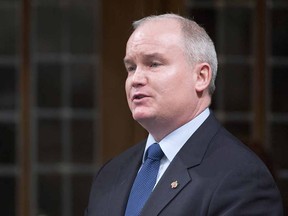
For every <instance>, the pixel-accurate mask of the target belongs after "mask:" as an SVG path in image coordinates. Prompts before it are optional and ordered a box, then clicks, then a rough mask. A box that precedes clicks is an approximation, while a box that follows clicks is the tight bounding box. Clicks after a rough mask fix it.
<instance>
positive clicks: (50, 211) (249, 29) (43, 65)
mask: <svg viewBox="0 0 288 216" xmlns="http://www.w3.org/2000/svg"><path fill="white" fill-rule="evenodd" d="M165 12H174V13H178V14H181V15H184V16H187V17H191V18H192V19H194V20H195V21H197V22H198V23H199V24H201V25H202V26H203V27H204V28H205V29H206V30H207V32H208V33H209V35H210V36H211V38H212V39H213V41H214V42H215V46H216V50H217V53H218V58H219V72H218V73H219V74H218V78H217V83H216V85H217V89H216V93H215V95H214V100H213V104H212V109H213V110H214V112H215V114H216V115H217V117H218V118H219V120H221V122H222V123H223V124H224V125H225V126H226V127H227V128H228V130H230V131H231V132H232V133H234V134H235V135H236V136H237V137H238V138H240V139H241V140H242V141H243V142H245V143H246V144H247V145H248V146H250V147H251V148H252V149H253V150H254V151H255V152H256V153H257V154H258V155H259V156H260V157H261V158H262V159H263V160H264V162H265V163H266V164H267V166H268V167H269V168H270V170H271V172H272V173H273V175H274V177H275V179H276V180H277V183H278V185H279V188H280V190H281V193H282V196H283V200H284V204H285V208H286V209H287V207H288V101H287V99H288V97H287V96H288V93H287V83H288V2H287V1H286V0H186V1H185V0H174V1H173V0H118V1H112V0H105V1H100V0H84V1H83V0H0V77H1V78H0V193H1V195H0V212H1V215H5V216H80V215H83V213H84V209H85V207H86V205H87V201H88V196H89V190H90V186H91V182H92V179H93V175H94V174H95V172H96V171H97V169H98V168H99V167H100V166H101V164H103V163H104V162H105V161H106V160H108V159H109V158H111V157H113V156H114V155H116V154H118V153H120V152H121V151H123V150H124V149H126V148H128V147H129V146H131V145H133V144H134V143H136V142H138V141H140V140H141V139H143V138H144V137H145V136H146V132H145V131H144V130H143V129H142V128H141V127H140V126H139V125H138V124H137V123H135V122H134V121H133V120H132V118H131V115H130V112H129V110H128V106H127V104H126V98H125V93H124V81H125V78H126V72H125V69H124V66H123V60H122V59H123V57H124V54H125V45H126V41H127V39H128V37H129V34H130V33H131V31H132V29H131V22H132V21H133V20H136V19H139V18H141V17H143V16H146V15H151V14H160V13H165Z"/></svg>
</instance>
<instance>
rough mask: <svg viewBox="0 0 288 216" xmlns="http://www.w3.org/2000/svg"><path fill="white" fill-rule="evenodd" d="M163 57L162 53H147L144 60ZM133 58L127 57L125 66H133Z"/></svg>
mask: <svg viewBox="0 0 288 216" xmlns="http://www.w3.org/2000/svg"><path fill="white" fill-rule="evenodd" d="M161 56H162V53H159V52H153V53H147V54H143V58H146V59H151V58H155V57H158V58H160V57H161ZM161 58H162V57H161ZM132 59H133V58H130V57H127V56H126V57H125V58H124V59H123V61H124V64H132V63H133V61H132Z"/></svg>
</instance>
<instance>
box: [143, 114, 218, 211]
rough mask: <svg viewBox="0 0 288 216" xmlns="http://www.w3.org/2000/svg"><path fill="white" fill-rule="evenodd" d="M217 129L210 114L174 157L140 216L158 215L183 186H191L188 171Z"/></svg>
mask: <svg viewBox="0 0 288 216" xmlns="http://www.w3.org/2000/svg"><path fill="white" fill-rule="evenodd" d="M219 128H220V124H219V123H218V121H217V120H216V119H215V118H214V116H213V114H210V116H209V117H208V118H207V119H206V121H205V122H204V123H203V124H202V125H201V126H200V127H199V128H198V130H197V131H196V132H195V133H194V134H193V135H192V136H191V137H190V138H189V140H188V141H187V142H186V143H185V145H184V146H183V147H182V149H180V151H179V152H178V154H177V155H176V156H175V158H174V159H173V161H172V162H171V164H170V165H169V167H168V168H167V170H166V171H165V173H164V175H163V176H162V178H161V179H160V181H159V182H158V184H157V186H156V187H155V189H154V191H153V192H152V194H151V196H150V198H149V200H148V201H147V203H146V204H145V206H144V208H143V211H142V213H141V215H143V216H150V215H158V214H159V213H160V212H161V210H162V209H163V208H165V206H166V205H167V204H168V203H169V202H170V201H171V200H172V199H173V198H174V197H175V196H177V194H178V193H180V192H181V191H182V190H185V186H187V185H188V184H190V183H192V184H193V179H191V177H190V175H189V169H191V168H193V167H195V166H198V165H199V164H200V163H201V161H202V160H203V157H204V155H205V152H206V151H207V148H208V146H209V143H210V142H211V140H212V139H213V137H214V135H215V134H216V132H217V131H218V130H219ZM176 181H177V184H176V183H175V182H176ZM172 183H174V188H173V187H172V185H171V184H172ZM175 184H176V187H175Z"/></svg>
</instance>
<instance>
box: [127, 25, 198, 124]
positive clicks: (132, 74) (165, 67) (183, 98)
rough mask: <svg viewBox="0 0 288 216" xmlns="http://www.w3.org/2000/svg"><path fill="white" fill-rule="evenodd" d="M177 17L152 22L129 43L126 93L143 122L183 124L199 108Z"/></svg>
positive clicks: (135, 115)
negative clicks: (196, 107)
mask: <svg viewBox="0 0 288 216" xmlns="http://www.w3.org/2000/svg"><path fill="white" fill-rule="evenodd" d="M180 32H181V30H180V27H179V25H178V24H177V23H176V22H175V21H174V20H161V21H157V22H153V23H152V22H150V23H149V22H148V23H144V24H143V25H142V26H140V27H139V28H138V29H136V31H135V32H134V33H133V34H132V35H131V37H130V38H129V40H128V42H127V47H126V56H125V58H124V63H125V67H126V70H127V73H128V76H127V80H126V86H125V88H126V95H127V100H128V104H129V107H130V110H131V112H132V115H133V118H134V119H135V120H136V121H138V122H139V123H140V124H142V125H143V126H144V128H145V125H146V124H151V122H152V123H154V122H155V123H161V122H162V123H163V124H165V123H169V124H170V123H171V122H173V124H176V125H177V124H182V123H185V122H187V121H188V120H190V119H192V117H193V116H192V115H193V112H194V110H195V106H196V102H195V99H196V98H197V97H196V92H195V88H194V87H195V81H196V79H197V76H196V73H195V72H194V71H193V70H194V69H193V67H192V66H191V64H190V63H189V62H188V61H187V57H186V56H185V53H184V51H183V41H182V38H181V33H180Z"/></svg>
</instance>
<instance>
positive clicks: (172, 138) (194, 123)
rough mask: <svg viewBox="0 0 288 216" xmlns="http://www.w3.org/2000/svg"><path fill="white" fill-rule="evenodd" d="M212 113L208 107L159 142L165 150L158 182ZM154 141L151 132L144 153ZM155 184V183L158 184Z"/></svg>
mask: <svg viewBox="0 0 288 216" xmlns="http://www.w3.org/2000/svg"><path fill="white" fill-rule="evenodd" d="M209 114H210V110H209V108H206V109H205V110H204V111H203V112H202V113H200V114H199V115H198V116H196V117H195V118H194V119H192V120H191V121H189V122H187V123H186V124H184V125H182V126H181V127H179V128H178V129H176V130H174V131H173V132H171V133H170V134H168V135H167V136H166V137H164V138H163V139H162V140H161V141H160V142H158V143H159V145H160V147H161V149H162V151H163V152H164V156H163V158H162V160H161V162H160V167H159V172H158V176H157V180H156V184H157V183H158V181H159V179H160V178H161V177H162V175H163V174H164V172H165V171H166V169H167V167H168V166H169V165H170V163H171V161H172V160H173V158H174V157H175V155H176V154H177V153H178V152H179V150H180V149H181V148H182V146H183V145H184V144H185V143H186V142H187V140H188V139H189V138H190V137H191V136H192V134H193V133H194V132H195V131H196V130H197V129H198V128H199V127H200V126H201V125H202V124H203V122H204V121H205V120H206V119H207V117H208V116H209ZM153 143H157V142H156V141H155V139H154V138H153V136H152V135H151V134H149V135H148V138H147V142H146V147H145V151H144V155H145V153H146V150H147V149H148V148H149V146H150V145H152V144H153ZM143 163H144V157H143V160H142V164H143ZM156 184H155V185H156Z"/></svg>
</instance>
